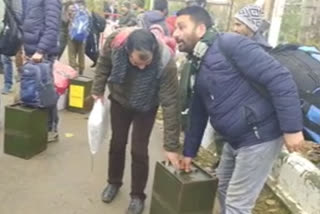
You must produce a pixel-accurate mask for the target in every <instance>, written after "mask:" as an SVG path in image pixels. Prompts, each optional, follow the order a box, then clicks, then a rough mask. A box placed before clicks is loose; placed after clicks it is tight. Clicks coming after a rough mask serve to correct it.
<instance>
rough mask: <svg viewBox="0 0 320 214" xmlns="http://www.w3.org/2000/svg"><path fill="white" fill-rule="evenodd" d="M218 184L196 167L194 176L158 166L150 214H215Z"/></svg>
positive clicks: (158, 164) (169, 167) (164, 166)
mask: <svg viewBox="0 0 320 214" xmlns="http://www.w3.org/2000/svg"><path fill="white" fill-rule="evenodd" d="M217 184H218V180H217V178H216V177H213V176H211V175H210V174H208V173H207V172H205V171H204V170H202V169H201V168H200V167H199V166H197V165H195V164H194V163H193V166H192V172H191V173H185V172H177V171H176V170H175V169H174V168H173V167H172V166H171V165H169V166H168V165H166V164H165V163H164V162H157V164H156V170H155V177H154V183H153V190H152V200H151V208H150V214H212V210H213V205H214V199H215V194H216V190H217Z"/></svg>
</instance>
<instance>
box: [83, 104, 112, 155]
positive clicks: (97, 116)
mask: <svg viewBox="0 0 320 214" xmlns="http://www.w3.org/2000/svg"><path fill="white" fill-rule="evenodd" d="M107 116H108V103H105V104H103V103H102V101H101V100H100V99H99V100H97V101H96V102H95V103H94V106H93V109H92V111H91V112H90V116H89V120H88V138H89V146H90V151H91V154H92V155H94V154H96V153H97V152H98V150H99V147H100V144H102V143H103V141H104V140H105V138H106V136H107V132H108V118H107Z"/></svg>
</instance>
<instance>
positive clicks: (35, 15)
mask: <svg viewBox="0 0 320 214" xmlns="http://www.w3.org/2000/svg"><path fill="white" fill-rule="evenodd" d="M22 5H23V13H22V17H23V25H22V29H23V33H24V38H23V45H24V50H25V54H26V57H27V58H29V59H30V60H32V61H33V62H35V63H40V62H42V60H44V59H47V60H50V61H51V62H52V63H53V62H54V60H55V58H56V56H57V54H58V52H59V49H58V38H59V29H60V20H61V2H60V0H22ZM53 99H54V98H53ZM57 126H58V113H57V107H56V106H54V107H52V108H50V109H49V134H48V141H49V142H52V141H56V140H58V132H57Z"/></svg>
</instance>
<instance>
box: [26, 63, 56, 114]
mask: <svg viewBox="0 0 320 214" xmlns="http://www.w3.org/2000/svg"><path fill="white" fill-rule="evenodd" d="M51 70H52V65H51V62H46V61H44V62H42V63H33V62H27V63H26V64H25V65H24V66H23V67H22V75H21V83H20V99H21V102H22V104H23V105H25V106H29V107H35V108H47V107H51V106H54V105H56V102H57V99H58V95H57V93H56V91H55V87H54V83H53V76H52V72H51Z"/></svg>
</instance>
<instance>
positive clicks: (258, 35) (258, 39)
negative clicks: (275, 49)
mask: <svg viewBox="0 0 320 214" xmlns="http://www.w3.org/2000/svg"><path fill="white" fill-rule="evenodd" d="M251 39H252V40H253V41H255V42H257V43H258V44H259V45H260V46H262V48H263V49H265V50H270V49H272V46H271V45H270V44H269V43H268V42H267V39H266V38H265V37H264V36H263V35H262V34H261V33H259V32H258V33H256V34H255V35H254V36H253V37H252V38H251Z"/></svg>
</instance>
